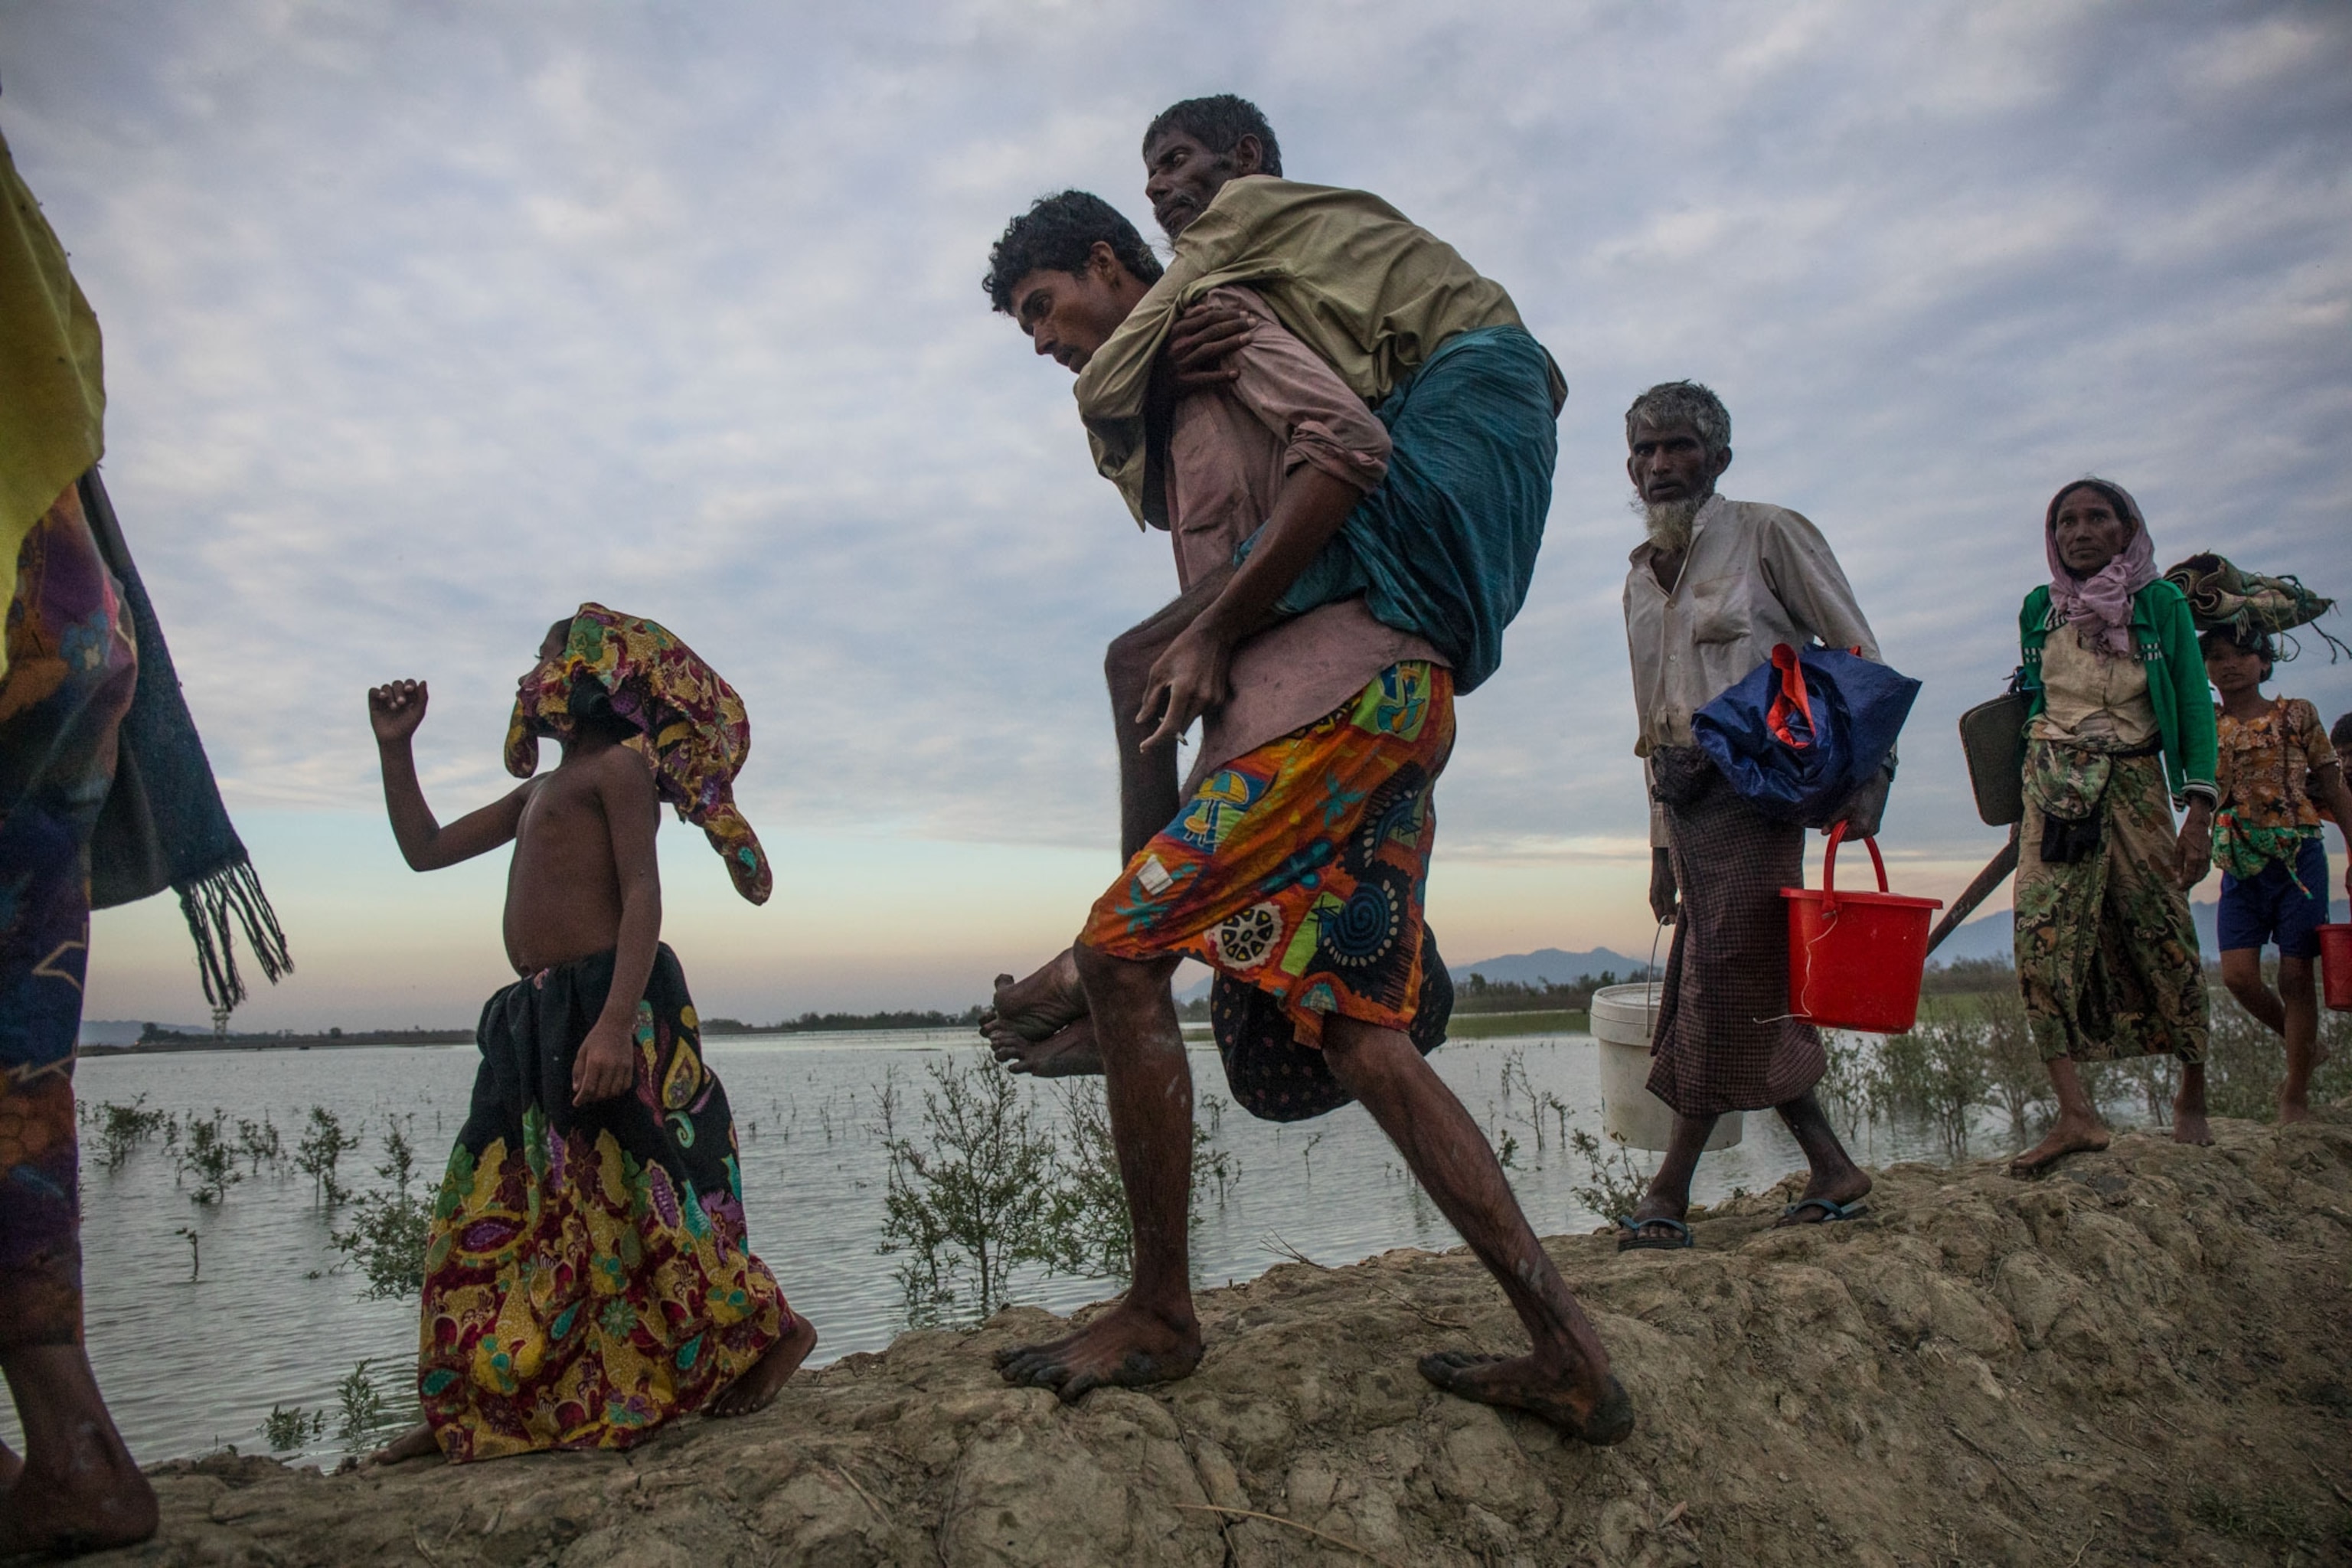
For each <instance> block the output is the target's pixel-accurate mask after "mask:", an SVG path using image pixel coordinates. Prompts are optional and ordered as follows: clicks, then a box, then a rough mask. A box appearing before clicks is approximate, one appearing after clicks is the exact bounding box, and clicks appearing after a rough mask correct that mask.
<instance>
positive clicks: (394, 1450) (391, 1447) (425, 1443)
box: [366, 1422, 441, 1465]
mask: <svg viewBox="0 0 2352 1568" xmlns="http://www.w3.org/2000/svg"><path fill="white" fill-rule="evenodd" d="M440 1452H441V1445H440V1443H439V1442H438V1441H436V1439H435V1437H434V1436H433V1428H432V1427H430V1426H425V1424H424V1423H422V1422H419V1423H418V1424H417V1425H415V1426H411V1427H410V1428H409V1429H408V1430H407V1431H405V1432H403V1433H402V1434H401V1435H400V1436H397V1437H394V1439H393V1440H392V1441H391V1442H389V1443H386V1444H385V1445H384V1446H383V1447H381V1448H378V1449H377V1450H376V1451H375V1452H374V1453H373V1454H370V1455H369V1456H368V1457H367V1460H366V1463H368V1464H370V1465H404V1464H406V1463H407V1462H408V1461H409V1460H411V1459H422V1458H425V1457H426V1456H427V1455H433V1456H436V1457H437V1456H438V1455H439V1454H440Z"/></svg>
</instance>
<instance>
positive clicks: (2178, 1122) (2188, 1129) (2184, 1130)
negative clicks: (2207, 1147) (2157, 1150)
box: [2172, 1102, 2213, 1143]
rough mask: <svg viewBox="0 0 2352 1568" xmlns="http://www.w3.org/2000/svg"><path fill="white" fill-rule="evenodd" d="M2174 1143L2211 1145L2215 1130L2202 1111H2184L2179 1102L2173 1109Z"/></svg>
mask: <svg viewBox="0 0 2352 1568" xmlns="http://www.w3.org/2000/svg"><path fill="white" fill-rule="evenodd" d="M2172 1141H2173V1142H2175V1143H2210V1142H2213V1129H2212V1127H2211V1126H2210V1124H2209V1123H2208V1122H2207V1121H2206V1120H2205V1113H2204V1112H2203V1111H2201V1110H2181V1109H2180V1107H2179V1103H2178V1102H2175V1104H2174V1105H2173V1108H2172Z"/></svg>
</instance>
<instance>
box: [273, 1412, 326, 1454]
mask: <svg viewBox="0 0 2352 1568" xmlns="http://www.w3.org/2000/svg"><path fill="white" fill-rule="evenodd" d="M326 1435H327V1413H326V1412H325V1411H323V1410H305V1409H303V1408H302V1407H301V1406H300V1405H292V1406H290V1407H289V1406H287V1405H271V1406H270V1407H269V1414H268V1415H265V1416H263V1417H262V1418H261V1436H262V1440H263V1441H264V1442H266V1443H268V1445H269V1451H270V1452H271V1453H273V1454H291V1453H293V1452H295V1451H296V1450H297V1449H300V1448H304V1447H309V1446H310V1444H312V1443H315V1442H317V1441H318V1440H319V1439H320V1438H321V1437H323V1436H326Z"/></svg>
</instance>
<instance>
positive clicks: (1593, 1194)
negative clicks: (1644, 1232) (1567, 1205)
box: [1568, 1127, 1650, 1219]
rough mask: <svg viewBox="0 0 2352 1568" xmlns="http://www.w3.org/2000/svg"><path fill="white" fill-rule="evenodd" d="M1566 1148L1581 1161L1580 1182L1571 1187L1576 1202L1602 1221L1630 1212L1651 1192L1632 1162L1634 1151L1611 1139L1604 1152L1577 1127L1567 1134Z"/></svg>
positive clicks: (1592, 1137) (1593, 1138) (1597, 1140)
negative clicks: (1582, 1174)
mask: <svg viewBox="0 0 2352 1568" xmlns="http://www.w3.org/2000/svg"><path fill="white" fill-rule="evenodd" d="M1568 1146H1569V1148H1570V1150H1571V1151H1572V1152H1574V1153H1575V1154H1576V1156H1577V1157H1578V1158H1579V1159H1580V1160H1582V1161H1583V1162H1584V1177H1585V1179H1584V1180H1583V1182H1581V1183H1580V1184H1578V1185H1576V1186H1573V1187H1570V1189H1569V1191H1570V1192H1572V1193H1574V1194H1576V1201H1577V1202H1578V1203H1580V1204H1582V1205H1584V1206H1585V1207H1586V1208H1589V1209H1591V1211H1592V1212H1593V1213H1594V1214H1597V1215H1600V1216H1601V1218H1603V1219H1615V1218H1616V1217H1617V1216H1618V1215H1629V1214H1632V1213H1633V1209H1634V1206H1635V1205H1638V1204H1639V1203H1640V1202H1641V1201H1642V1198H1643V1194H1646V1193H1648V1192H1649V1190H1650V1178H1649V1177H1647V1176H1645V1175H1643V1173H1642V1171H1641V1167H1639V1166H1637V1165H1635V1164H1634V1163H1633V1151H1632V1150H1630V1149H1628V1148H1626V1147H1625V1145H1624V1144H1622V1143H1620V1142H1616V1141H1615V1140H1613V1139H1612V1140H1611V1142H1609V1144H1608V1145H1607V1147H1606V1150H1605V1152H1604V1149H1603V1146H1602V1144H1601V1140H1600V1139H1598V1138H1595V1137H1594V1136H1593V1135H1592V1134H1591V1133H1590V1132H1587V1131H1585V1130H1584V1129H1583V1128H1581V1127H1579V1128H1577V1129H1576V1130H1575V1131H1571V1132H1570V1133H1569V1135H1568Z"/></svg>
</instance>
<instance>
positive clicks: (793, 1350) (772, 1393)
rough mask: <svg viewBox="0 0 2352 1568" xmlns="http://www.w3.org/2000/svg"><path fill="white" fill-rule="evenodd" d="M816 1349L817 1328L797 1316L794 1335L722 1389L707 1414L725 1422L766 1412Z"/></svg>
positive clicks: (782, 1341) (706, 1411)
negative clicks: (735, 1417) (736, 1416)
mask: <svg viewBox="0 0 2352 1568" xmlns="http://www.w3.org/2000/svg"><path fill="white" fill-rule="evenodd" d="M814 1349H816V1325H815V1324H814V1323H812V1322H810V1321H808V1320H807V1319H806V1318H803V1317H799V1316H797V1315H796V1316H794V1317H793V1330H792V1332H790V1333H788V1334H786V1335H785V1336H784V1337H783V1338H782V1339H781V1340H778V1341H777V1342H775V1343H774V1344H772V1345H770V1346H769V1347H768V1352H767V1353H766V1354H765V1355H763V1356H761V1358H760V1359H759V1360H758V1361H755V1362H753V1363H751V1366H750V1368H749V1369H748V1370H746V1371H745V1372H744V1373H742V1375H740V1377H738V1378H736V1380H735V1381H734V1382H732V1383H730V1384H728V1385H727V1386H726V1387H725V1388H723V1389H721V1390H719V1397H718V1398H716V1399H714V1400H712V1401H711V1402H710V1405H709V1408H708V1409H706V1410H705V1411H703V1414H704V1415H708V1416H709V1417H710V1418H711V1419H713V1420H715V1421H723V1420H725V1419H727V1418H728V1417H729V1416H732V1415H751V1414H753V1413H754V1412H756V1411H761V1410H765V1409H766V1408H767V1407H768V1406H769V1405H772V1404H773V1403H774V1401H775V1397H776V1395H777V1394H781V1393H782V1392H783V1387H784V1384H786V1383H788V1382H790V1381H791V1379H792V1375H793V1373H796V1372H798V1371H800V1369H801V1363H803V1362H804V1361H806V1360H808V1354H809V1352H811V1351H813V1350H814Z"/></svg>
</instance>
